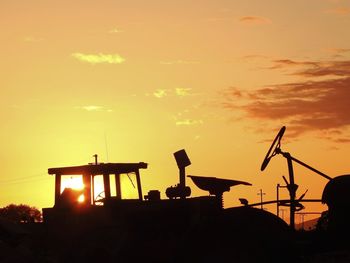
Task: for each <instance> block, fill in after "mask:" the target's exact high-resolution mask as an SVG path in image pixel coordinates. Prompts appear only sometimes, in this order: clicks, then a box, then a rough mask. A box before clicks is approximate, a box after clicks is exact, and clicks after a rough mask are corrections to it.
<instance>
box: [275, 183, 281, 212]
mask: <svg viewBox="0 0 350 263" xmlns="http://www.w3.org/2000/svg"><path fill="white" fill-rule="evenodd" d="M279 187H280V184H277V187H276V188H277V189H276V192H277V198H276V200H277V203H276V206H277V216H278V217H279V216H280V206H279Z"/></svg>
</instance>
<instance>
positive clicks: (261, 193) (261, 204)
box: [258, 189, 266, 209]
mask: <svg viewBox="0 0 350 263" xmlns="http://www.w3.org/2000/svg"><path fill="white" fill-rule="evenodd" d="M265 194H266V193H263V191H262V189H260V191H259V193H258V195H260V209H264V208H263V195H265Z"/></svg>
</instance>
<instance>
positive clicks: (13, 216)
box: [0, 204, 42, 223]
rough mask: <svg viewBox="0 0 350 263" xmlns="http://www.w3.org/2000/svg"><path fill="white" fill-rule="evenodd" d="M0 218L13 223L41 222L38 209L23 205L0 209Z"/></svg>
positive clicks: (11, 205)
mask: <svg viewBox="0 0 350 263" xmlns="http://www.w3.org/2000/svg"><path fill="white" fill-rule="evenodd" d="M0 217H1V218H5V219H7V220H10V221H12V222H15V223H29V222H41V221H42V214H41V212H40V210H39V209H37V208H36V207H32V206H29V205H25V204H19V205H15V204H10V205H8V206H5V207H3V208H0Z"/></svg>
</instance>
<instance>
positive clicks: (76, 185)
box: [61, 176, 84, 193]
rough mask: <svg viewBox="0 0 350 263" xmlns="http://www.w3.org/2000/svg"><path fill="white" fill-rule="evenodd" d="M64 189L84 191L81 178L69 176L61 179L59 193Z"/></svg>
mask: <svg viewBox="0 0 350 263" xmlns="http://www.w3.org/2000/svg"><path fill="white" fill-rule="evenodd" d="M65 188H72V189H74V190H82V189H84V183H83V178H82V176H70V177H69V178H68V177H65V176H63V177H62V184H61V193H62V192H63V190H64V189H65Z"/></svg>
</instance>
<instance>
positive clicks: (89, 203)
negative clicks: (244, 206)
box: [43, 149, 251, 223]
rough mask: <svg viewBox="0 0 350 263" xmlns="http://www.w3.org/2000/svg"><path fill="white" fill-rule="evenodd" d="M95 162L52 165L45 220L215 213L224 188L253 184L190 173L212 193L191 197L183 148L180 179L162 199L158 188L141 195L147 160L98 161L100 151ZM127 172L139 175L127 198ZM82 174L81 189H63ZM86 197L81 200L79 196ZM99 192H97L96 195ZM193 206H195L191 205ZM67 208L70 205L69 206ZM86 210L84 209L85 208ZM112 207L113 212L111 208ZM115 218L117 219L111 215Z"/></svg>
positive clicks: (178, 160)
mask: <svg viewBox="0 0 350 263" xmlns="http://www.w3.org/2000/svg"><path fill="white" fill-rule="evenodd" d="M94 157H95V163H91V164H88V165H82V166H71V167H60V168H50V169H48V173H49V174H52V175H54V176H55V205H54V207H52V208H44V209H43V217H44V221H45V222H48V223H52V222H59V221H61V220H68V219H69V217H76V216H77V215H78V214H81V213H84V216H85V217H87V218H89V220H87V221H89V222H90V221H94V220H95V221H96V222H98V221H99V220H100V219H101V220H102V219H103V220H104V219H106V214H115V213H119V214H124V215H125V214H130V213H146V214H147V213H148V212H147V210H149V211H156V210H157V209H158V210H159V211H163V212H164V215H166V214H172V212H171V210H173V211H177V213H178V216H179V217H181V216H183V215H184V213H185V214H186V213H189V211H190V210H191V209H193V208H195V209H194V210H193V211H194V212H195V213H203V214H206V213H212V212H213V211H219V210H222V209H223V204H222V195H223V192H226V191H229V190H230V187H231V186H235V185H239V184H242V185H251V184H250V183H247V182H243V181H236V180H228V179H220V178H216V177H204V176H194V175H189V177H190V178H191V179H192V181H193V182H194V184H195V185H196V186H197V187H199V188H200V189H202V190H204V191H208V192H209V196H202V197H190V195H191V188H190V187H189V186H186V170H185V169H186V167H187V166H189V165H190V164H191V161H190V159H189V157H188V156H187V153H186V151H185V150H184V149H182V150H179V151H177V152H175V153H174V157H175V160H176V164H177V166H178V169H179V183H178V184H177V185H176V186H171V187H168V188H167V189H166V191H165V193H166V196H167V197H168V199H164V200H163V199H161V194H160V191H159V190H150V191H148V193H147V194H146V195H144V196H143V195H142V186H141V175H140V170H141V169H146V168H147V166H148V165H147V163H144V162H139V163H98V162H97V155H94ZM123 174H127V176H128V177H129V179H130V180H131V183H132V184H133V185H134V183H133V180H132V179H131V176H132V175H134V176H135V179H136V188H137V192H138V195H137V198H136V199H131V198H125V197H124V196H123V187H122V182H121V177H122V175H123ZM73 175H74V176H77V175H80V176H81V177H82V181H83V183H84V188H83V189H82V190H79V191H78V190H74V189H71V188H65V189H64V190H63V191H62V189H61V188H62V187H61V185H62V178H64V177H69V176H73ZM98 176H99V177H102V179H103V195H101V193H100V194H98V195H97V193H96V190H95V189H96V186H95V177H98ZM81 195H83V197H84V198H83V200H82V201H80V202H78V198H79V196H81ZM96 195H97V196H96ZM190 207H192V208H191V209H190ZM67 208H70V209H68V210H67ZM82 211H83V212H82ZM111 211H112V212H111ZM111 220H112V221H113V220H115V218H114V219H111Z"/></svg>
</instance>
